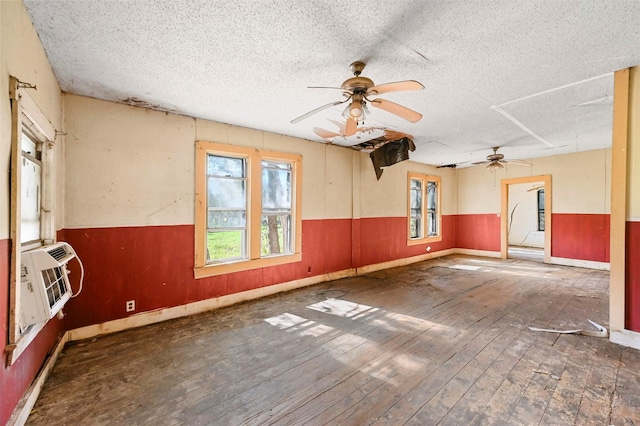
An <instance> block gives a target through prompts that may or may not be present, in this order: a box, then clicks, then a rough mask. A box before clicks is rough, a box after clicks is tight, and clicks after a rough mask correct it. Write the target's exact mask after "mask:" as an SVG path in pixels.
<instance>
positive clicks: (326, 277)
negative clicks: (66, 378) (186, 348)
mask: <svg viewBox="0 0 640 426" xmlns="http://www.w3.org/2000/svg"><path fill="white" fill-rule="evenodd" d="M453 253H454V250H453V249H448V250H441V251H437V252H434V253H426V254H421V255H418V256H412V257H407V258H403V259H396V260H390V261H388V262H382V263H376V264H373V265H367V266H363V267H360V268H355V269H354V268H350V269H345V270H342V271H337V272H330V273H328V274H323V275H316V276H314V277H309V278H303V279H300V280H294V281H289V282H286V283H281V284H274V285H270V286H266V287H260V288H256V289H253V290H248V291H243V292H240V293H234V294H229V295H226V296H221V297H216V298H213V299H206V300H200V301H198V302H193V303H187V304H186V305H180V306H174V307H171V308H164V309H157V310H155V311H149V312H141V313H139V314H136V315H131V316H130V317H127V318H121V319H117V320H112V321H107V322H103V323H101V324H93V325H88V326H86V327H80V328H75V329H73V330H69V331H68V333H69V340H70V341H76V340H83V339H90V338H92V337H96V336H100V335H103V334H109V333H115V332H118V331H123V330H128V329H130V328H136V327H142V326H145V325H149V324H155V323H158V322H162V321H167V320H170V319H174V318H181V317H185V316H189V315H195V314H199V313H202V312H207V311H211V310H214V309H218V308H222V307H225V306H230V305H234V304H236V303H240V302H246V301H248V300H253V299H259V298H261V297H265V296H271V295H274V294H277V293H281V292H283V291H290V290H295V289H297V288H303V287H308V286H310V285H314V284H319V283H322V282H325V281H332V280H338V279H340V278H346V277H352V276H356V275H363V274H368V273H370V272H374V271H379V270H382V269H389V268H395V267H398V266H404V265H409V264H411V263H416V262H422V261H424V260H429V259H434V258H436V257H442V256H447V255H450V254H453Z"/></svg>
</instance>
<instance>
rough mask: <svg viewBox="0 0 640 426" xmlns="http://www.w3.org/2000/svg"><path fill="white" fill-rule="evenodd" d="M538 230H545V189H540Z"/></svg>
mask: <svg viewBox="0 0 640 426" xmlns="http://www.w3.org/2000/svg"><path fill="white" fill-rule="evenodd" d="M538 231H544V189H539V190H538Z"/></svg>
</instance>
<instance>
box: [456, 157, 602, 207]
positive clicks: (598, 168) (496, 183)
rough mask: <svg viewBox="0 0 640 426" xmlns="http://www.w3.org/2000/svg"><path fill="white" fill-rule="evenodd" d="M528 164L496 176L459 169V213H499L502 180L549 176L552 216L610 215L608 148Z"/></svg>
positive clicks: (514, 167) (478, 170)
mask: <svg viewBox="0 0 640 426" xmlns="http://www.w3.org/2000/svg"><path fill="white" fill-rule="evenodd" d="M528 161H530V162H531V163H533V166H532V167H522V166H515V165H512V166H510V167H508V168H506V169H504V170H501V171H498V172H496V173H490V172H488V171H487V170H486V169H485V168H484V167H467V168H463V169H458V170H457V172H458V180H459V193H458V195H459V198H458V213H459V214H479V213H499V211H500V180H501V179H506V178H516V177H523V176H538V175H545V174H550V175H551V184H552V185H553V191H552V194H553V199H552V206H553V213H592V214H602V213H606V214H608V213H609V212H610V210H611V207H610V206H611V204H610V201H611V195H610V192H611V170H610V164H611V149H610V148H608V149H599V150H593V151H585V152H579V153H575V154H565V155H557V156H553V157H541V158H534V159H532V160H528Z"/></svg>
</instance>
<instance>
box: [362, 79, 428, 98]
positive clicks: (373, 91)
mask: <svg viewBox="0 0 640 426" xmlns="http://www.w3.org/2000/svg"><path fill="white" fill-rule="evenodd" d="M422 89H424V86H423V85H422V83H420V82H417V81H415V80H405V81H396V82H393V83H385V84H381V85H379V86H373V87H370V88H369V90H367V96H369V95H381V94H383V93H389V92H404V91H408V90H422Z"/></svg>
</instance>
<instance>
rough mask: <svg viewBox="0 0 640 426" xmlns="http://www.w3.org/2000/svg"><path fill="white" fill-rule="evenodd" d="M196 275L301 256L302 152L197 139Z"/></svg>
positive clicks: (223, 271) (287, 260)
mask: <svg viewBox="0 0 640 426" xmlns="http://www.w3.org/2000/svg"><path fill="white" fill-rule="evenodd" d="M196 153H197V154H196V161H197V164H196V238H195V241H196V262H195V276H196V278H199V277H205V276H211V275H219V274H224V273H229V272H236V271H241V270H246V269H254V268H260V267H265V266H271V265H277V264H282V263H289V262H296V261H300V260H301V231H302V229H301V214H300V206H301V189H302V186H301V172H302V170H301V165H302V157H301V156H300V155H297V154H285V153H278V152H272V151H264V150H257V149H251V148H244V147H236V146H232V145H223V144H217V143H213V142H204V141H199V142H197V144H196Z"/></svg>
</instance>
